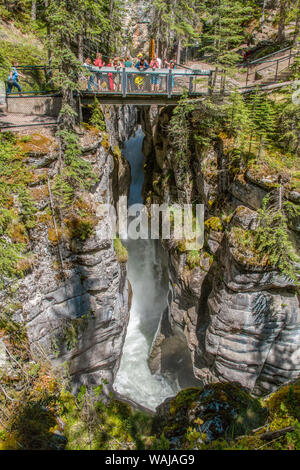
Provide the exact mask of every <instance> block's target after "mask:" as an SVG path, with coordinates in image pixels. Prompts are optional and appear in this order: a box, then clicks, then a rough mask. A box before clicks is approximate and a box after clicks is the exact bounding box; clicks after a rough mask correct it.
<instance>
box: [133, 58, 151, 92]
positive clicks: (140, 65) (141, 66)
mask: <svg viewBox="0 0 300 470" xmlns="http://www.w3.org/2000/svg"><path fill="white" fill-rule="evenodd" d="M135 68H136V69H138V70H140V71H142V72H145V71H146V70H147V69H148V68H149V64H148V62H147V61H146V60H145V59H144V57H140V59H139V61H138V62H137V63H136V64H135ZM145 78H146V77H145V76H143V75H138V76H137V77H136V78H135V80H134V81H135V83H136V85H137V86H138V88H139V89H140V90H144V88H145V85H146V84H147V82H146V80H145ZM145 82H146V83H145Z"/></svg>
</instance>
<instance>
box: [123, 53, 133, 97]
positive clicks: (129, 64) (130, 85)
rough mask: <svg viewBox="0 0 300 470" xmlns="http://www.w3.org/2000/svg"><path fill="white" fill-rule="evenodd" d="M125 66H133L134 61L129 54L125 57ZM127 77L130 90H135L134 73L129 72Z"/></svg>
mask: <svg viewBox="0 0 300 470" xmlns="http://www.w3.org/2000/svg"><path fill="white" fill-rule="evenodd" d="M124 66H125V67H126V68H127V69H131V68H132V66H133V62H132V61H131V60H130V57H129V56H127V57H126V58H125V62H124ZM127 78H128V91H133V90H134V84H133V74H132V73H128V74H127Z"/></svg>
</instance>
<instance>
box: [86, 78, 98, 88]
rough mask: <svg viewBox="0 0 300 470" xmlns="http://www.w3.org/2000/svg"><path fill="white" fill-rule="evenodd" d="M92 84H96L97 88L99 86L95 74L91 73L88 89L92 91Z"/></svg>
mask: <svg viewBox="0 0 300 470" xmlns="http://www.w3.org/2000/svg"><path fill="white" fill-rule="evenodd" d="M92 85H94V87H95V88H97V87H98V85H97V83H95V75H91V76H90V78H89V81H88V91H92Z"/></svg>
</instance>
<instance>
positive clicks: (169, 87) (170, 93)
mask: <svg viewBox="0 0 300 470" xmlns="http://www.w3.org/2000/svg"><path fill="white" fill-rule="evenodd" d="M167 91H168V98H171V95H172V69H169V75H168V87H167Z"/></svg>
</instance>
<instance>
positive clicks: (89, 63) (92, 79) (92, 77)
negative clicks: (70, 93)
mask: <svg viewBox="0 0 300 470" xmlns="http://www.w3.org/2000/svg"><path fill="white" fill-rule="evenodd" d="M83 66H84V67H86V68H87V69H90V67H91V66H92V61H91V59H90V58H89V57H88V58H87V59H85V62H84V64H83ZM92 85H93V86H94V87H95V88H98V85H97V83H95V74H94V73H93V72H91V73H90V76H89V79H88V91H92Z"/></svg>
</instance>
